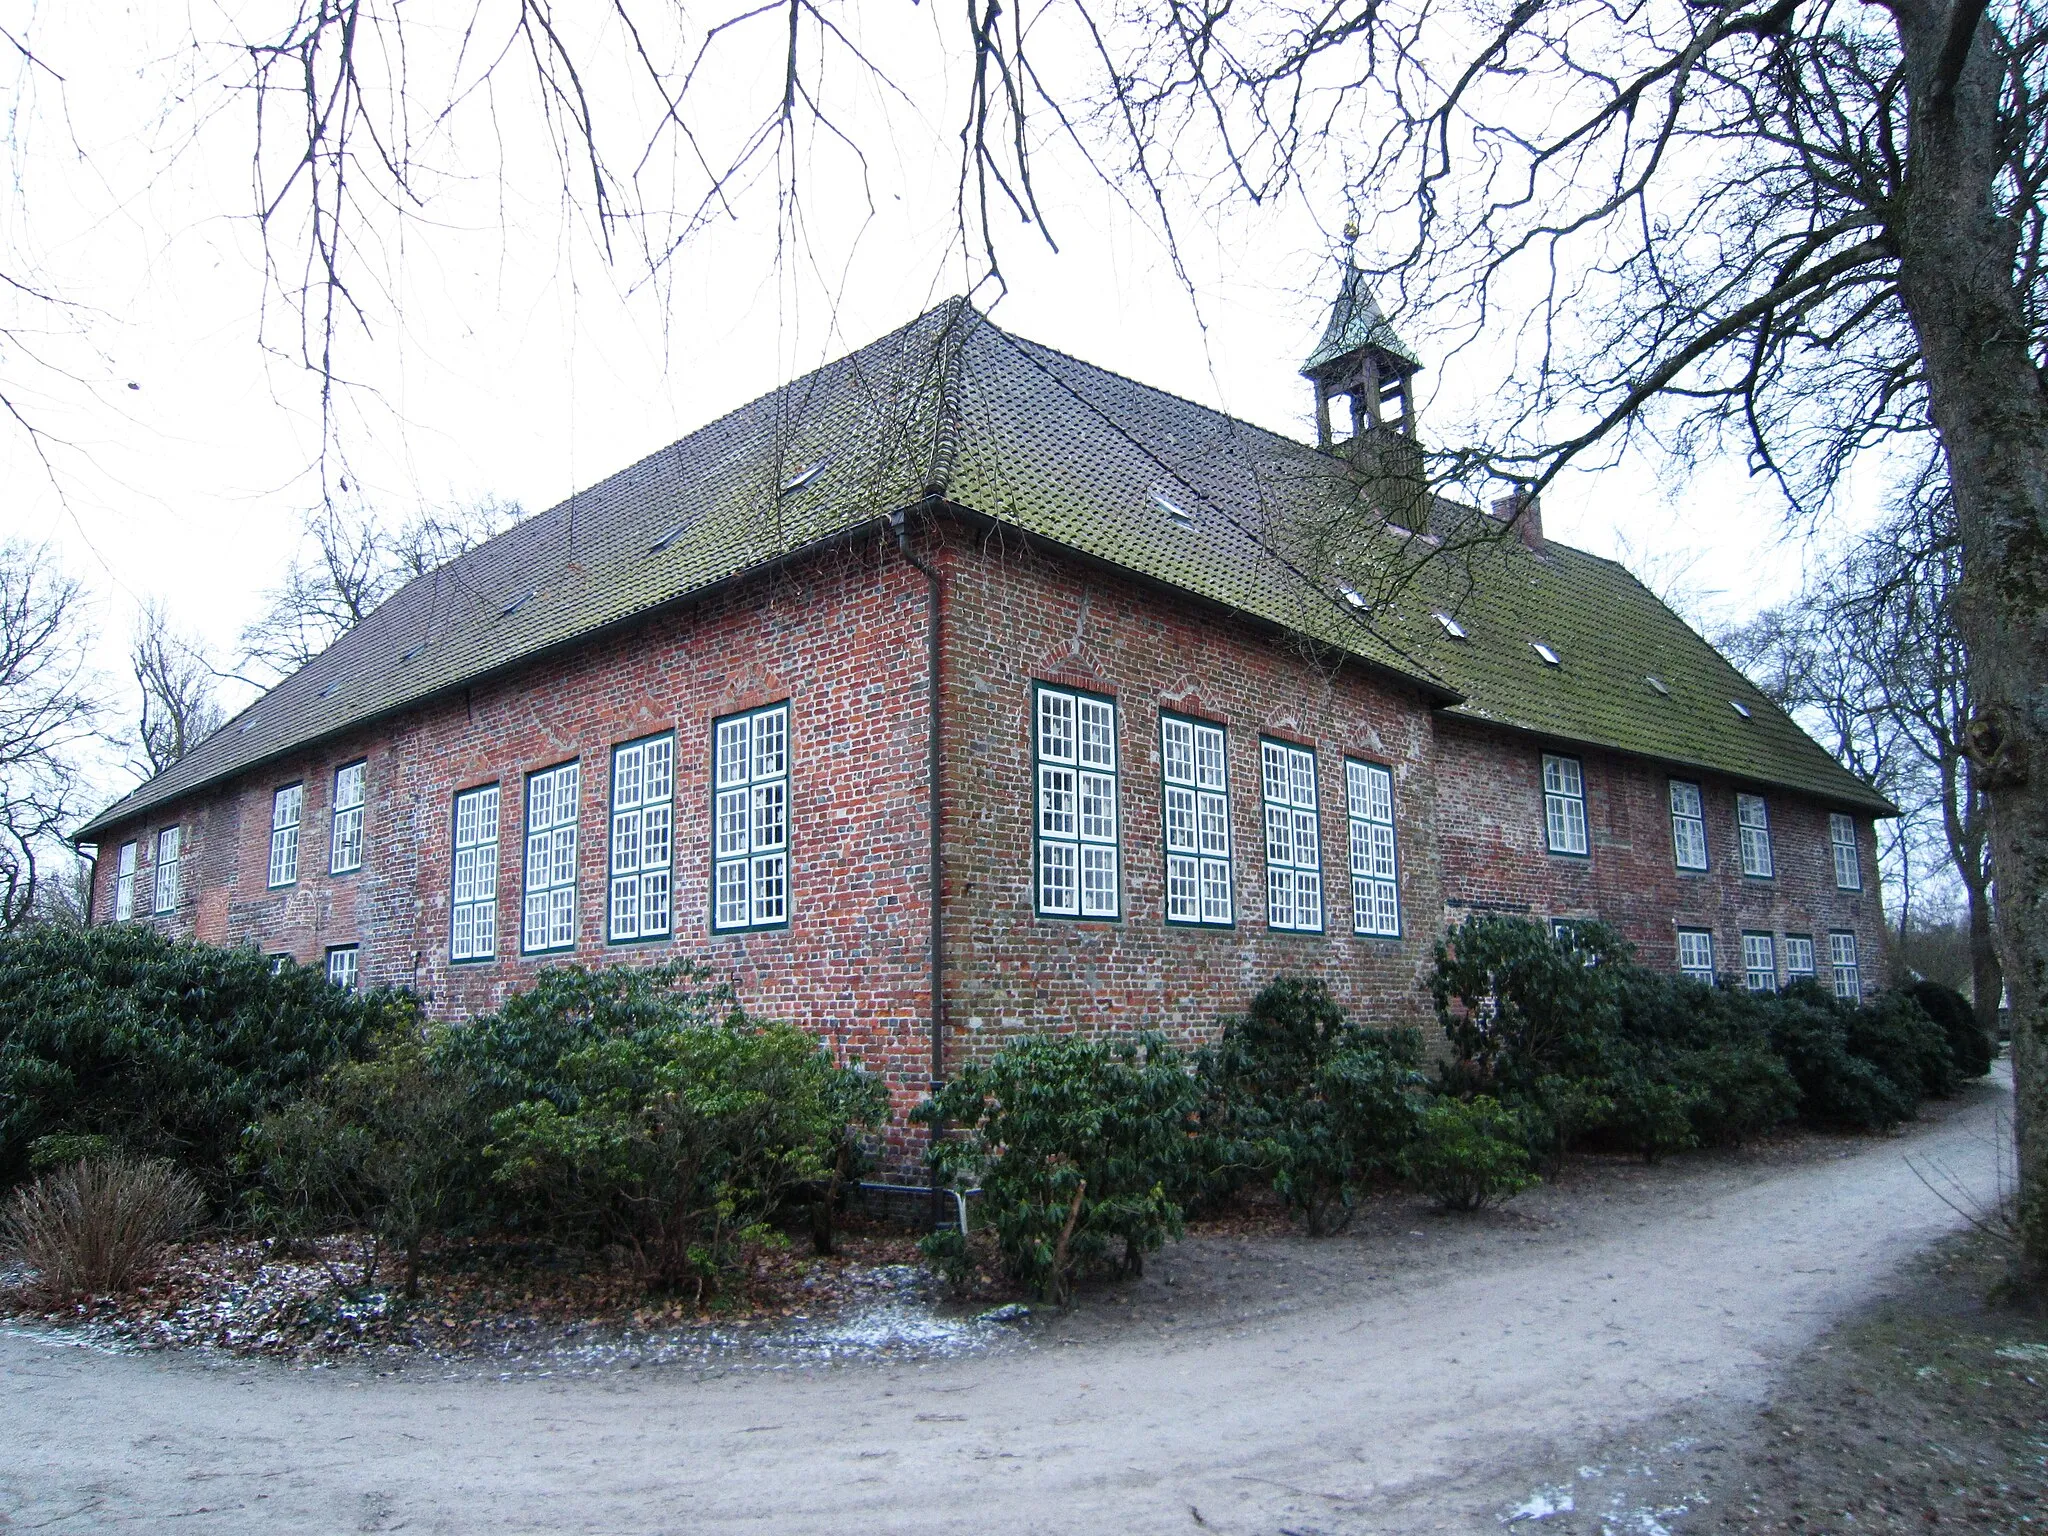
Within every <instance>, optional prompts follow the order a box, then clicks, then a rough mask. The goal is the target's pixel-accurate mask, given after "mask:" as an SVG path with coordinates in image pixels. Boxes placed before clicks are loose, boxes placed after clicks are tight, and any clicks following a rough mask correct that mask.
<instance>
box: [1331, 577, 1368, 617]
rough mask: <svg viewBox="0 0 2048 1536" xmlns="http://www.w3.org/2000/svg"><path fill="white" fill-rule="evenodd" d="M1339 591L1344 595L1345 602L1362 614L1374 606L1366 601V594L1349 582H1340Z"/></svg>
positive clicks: (1338, 584)
mask: <svg viewBox="0 0 2048 1536" xmlns="http://www.w3.org/2000/svg"><path fill="white" fill-rule="evenodd" d="M1337 590H1338V592H1340V593H1341V594H1343V597H1344V601H1345V602H1347V603H1349V604H1350V605H1351V606H1352V607H1353V608H1356V609H1357V610H1358V611H1359V612H1360V613H1364V612H1365V611H1366V610H1367V609H1368V608H1370V607H1372V604H1371V603H1368V602H1367V601H1366V600H1365V594H1364V593H1363V592H1361V591H1359V590H1358V588H1356V587H1354V586H1352V585H1351V584H1350V583H1349V582H1343V581H1340V582H1338V583H1337Z"/></svg>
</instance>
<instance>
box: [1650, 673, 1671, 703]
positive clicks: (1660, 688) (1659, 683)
mask: <svg viewBox="0 0 2048 1536" xmlns="http://www.w3.org/2000/svg"><path fill="white" fill-rule="evenodd" d="M1643 681H1644V682H1646V683H1648V684H1649V685H1650V686H1651V687H1652V688H1654V689H1656V691H1657V692H1659V693H1661V694H1663V695H1664V697H1665V698H1667V699H1668V698H1670V697H1671V685H1670V684H1669V683H1667V682H1665V681H1664V679H1663V678H1661V677H1658V676H1657V675H1656V674H1655V673H1650V674H1648V675H1646V676H1645V677H1644V678H1643Z"/></svg>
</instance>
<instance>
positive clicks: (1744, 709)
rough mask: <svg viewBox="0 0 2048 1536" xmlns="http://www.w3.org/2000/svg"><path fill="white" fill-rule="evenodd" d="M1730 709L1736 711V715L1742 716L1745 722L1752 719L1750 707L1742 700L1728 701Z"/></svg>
mask: <svg viewBox="0 0 2048 1536" xmlns="http://www.w3.org/2000/svg"><path fill="white" fill-rule="evenodd" d="M1728 707H1729V708H1730V709H1732V710H1734V711H1735V713H1737V714H1738V715H1740V716H1742V718H1743V719H1745V720H1747V719H1750V718H1751V716H1750V713H1749V706H1748V705H1747V704H1745V703H1743V702H1742V700H1740V699H1730V700H1729V701H1728Z"/></svg>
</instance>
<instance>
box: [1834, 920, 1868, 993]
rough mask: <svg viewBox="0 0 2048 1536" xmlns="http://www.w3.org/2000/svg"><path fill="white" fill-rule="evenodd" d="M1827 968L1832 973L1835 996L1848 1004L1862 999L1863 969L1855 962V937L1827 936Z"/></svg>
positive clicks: (1841, 933)
mask: <svg viewBox="0 0 2048 1536" xmlns="http://www.w3.org/2000/svg"><path fill="white" fill-rule="evenodd" d="M1828 967H1829V969H1830V970H1832V971H1833V972H1834V981H1835V996H1837V997H1839V998H1842V999H1844V1000H1845V1001H1848V1002H1852V1003H1854V1002H1860V1001H1862V998H1863V968H1862V966H1860V965H1859V964H1858V963H1857V960H1856V935H1855V934H1853V933H1845V932H1836V933H1831V934H1829V935H1828Z"/></svg>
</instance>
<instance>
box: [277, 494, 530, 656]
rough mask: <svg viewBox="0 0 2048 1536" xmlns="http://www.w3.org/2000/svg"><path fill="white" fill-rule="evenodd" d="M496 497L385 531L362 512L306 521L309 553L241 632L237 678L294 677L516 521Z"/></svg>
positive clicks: (515, 510)
mask: <svg viewBox="0 0 2048 1536" xmlns="http://www.w3.org/2000/svg"><path fill="white" fill-rule="evenodd" d="M522 515H523V514H522V512H521V510H520V507H519V504H518V503H517V502H511V501H500V500H498V499H497V498H496V497H489V496H487V497H484V498H483V499H481V500H478V501H473V502H469V503H466V504H464V505H461V506H457V507H454V508H451V509H448V510H446V511H441V512H424V511H423V512H420V513H417V514H415V515H414V516H412V517H410V518H408V519H407V520H406V521H405V522H403V523H401V524H399V525H398V527H396V528H395V529H394V528H389V527H387V526H386V525H385V524H384V523H383V522H382V521H381V520H380V519H379V518H378V517H377V516H376V514H375V513H373V512H371V511H369V510H367V509H365V508H362V507H360V506H357V507H350V508H345V509H344V508H336V507H324V508H322V509H320V510H318V511H316V512H314V513H311V514H309V515H308V517H307V519H306V524H305V541H306V543H307V545H309V546H310V548H307V549H305V550H302V552H301V553H300V554H299V555H298V556H296V557H294V558H293V560H292V563H291V565H290V566H288V567H287V568H286V571H285V576H284V580H283V581H282V582H281V583H279V585H278V586H276V587H274V588H273V589H272V590H271V592H270V594H269V597H270V606H269V607H268V608H267V609H265V610H264V613H263V615H262V617H261V618H259V619H257V620H256V621H255V622H254V623H252V624H250V625H249V626H248V627H247V628H246V629H244V630H243V631H242V642H241V661H240V666H241V668H242V670H243V672H244V673H245V674H247V675H249V676H250V677H252V678H254V679H258V680H263V681H275V680H276V679H278V678H280V677H284V676H285V675H287V674H289V673H292V672H295V671H297V670H298V669H299V668H300V667H303V666H304V665H305V664H306V663H307V662H309V661H311V660H312V659H313V658H314V657H315V656H317V655H319V654H320V653H321V652H322V651H324V650H326V649H327V647H328V646H330V645H332V644H333V643H334V642H335V641H336V640H338V639H340V638H341V637H342V635H344V634H346V633H347V632H348V631H349V630H351V629H353V628H354V627H355V626H356V625H357V624H359V623H361V622H362V620H363V619H364V618H365V617H367V616H368V615H369V613H370V611H371V610H372V609H374V608H375V607H376V606H377V605H378V604H379V603H381V602H383V601H384V599H385V598H387V597H389V596H390V595H391V594H392V593H393V592H395V591H397V590H398V589H399V588H400V587H401V586H403V585H404V584H405V583H406V582H408V581H410V580H412V579H413V578H414V577H415V576H423V575H425V574H426V573H427V572H429V571H431V570H434V569H435V568H436V567H438V566H441V565H444V564H446V563H447V562H448V561H450V560H453V559H454V558H455V557H456V556H458V555H460V554H463V553H464V552H465V551H467V550H470V549H473V548H475V547H476V546H477V545H478V544H481V543H482V542H483V541H484V540H485V539H488V538H490V537H491V536H492V535H493V534H497V533H502V532H503V531H504V530H505V529H507V528H509V527H511V526H512V524H514V523H516V522H518V521H519V519H520V517H521V516H522Z"/></svg>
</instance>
